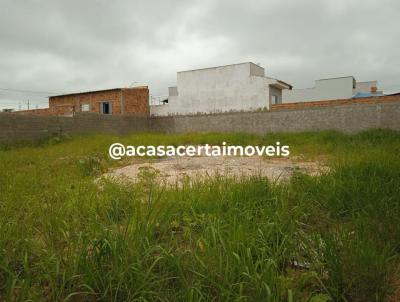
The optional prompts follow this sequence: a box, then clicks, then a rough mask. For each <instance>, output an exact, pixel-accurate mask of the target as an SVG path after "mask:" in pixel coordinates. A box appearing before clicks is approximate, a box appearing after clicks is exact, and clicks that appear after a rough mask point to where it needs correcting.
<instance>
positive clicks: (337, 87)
mask: <svg viewBox="0 0 400 302" xmlns="http://www.w3.org/2000/svg"><path fill="white" fill-rule="evenodd" d="M377 86H378V83H377V81H368V82H357V81H356V80H355V79H354V77H352V76H347V77H340V78H329V79H321V80H317V81H315V86H314V87H313V88H305V89H292V90H285V91H283V100H282V103H297V102H314V101H323V100H339V99H351V98H353V97H367V96H379V95H383V93H382V91H378V87H377Z"/></svg>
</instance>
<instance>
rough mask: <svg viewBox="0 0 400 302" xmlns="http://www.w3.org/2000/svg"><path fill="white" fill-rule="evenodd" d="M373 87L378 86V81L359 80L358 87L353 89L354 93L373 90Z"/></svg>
mask: <svg viewBox="0 0 400 302" xmlns="http://www.w3.org/2000/svg"><path fill="white" fill-rule="evenodd" d="M372 87H376V88H377V87H378V81H365V82H357V83H356V88H354V89H353V94H356V93H359V92H366V93H368V92H371V88H372Z"/></svg>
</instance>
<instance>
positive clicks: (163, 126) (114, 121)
mask: <svg viewBox="0 0 400 302" xmlns="http://www.w3.org/2000/svg"><path fill="white" fill-rule="evenodd" d="M379 99H382V100H385V101H379ZM379 99H375V101H374V102H373V101H371V100H369V101H368V100H363V102H361V100H360V102H355V103H347V104H345V105H344V104H331V105H329V106H303V107H298V108H280V109H276V110H272V111H265V112H237V113H224V114H209V115H192V116H167V117H151V118H149V117H138V116H129V115H125V116H112V115H98V114H91V113H81V114H77V115H76V116H74V117H56V116H35V115H19V114H13V113H0V141H16V140H28V139H38V138H45V137H50V136H52V135H57V134H61V133H68V134H71V135H73V134H89V133H115V134H129V133H138V132H161V133H187V132H243V133H256V134H267V133H279V132H303V131H321V130H331V129H334V130H338V131H343V132H347V133H355V132H359V131H362V130H365V129H370V128H387V129H393V130H397V131H400V96H392V97H384V98H379Z"/></svg>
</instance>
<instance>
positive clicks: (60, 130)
mask: <svg viewBox="0 0 400 302" xmlns="http://www.w3.org/2000/svg"><path fill="white" fill-rule="evenodd" d="M149 129H150V126H149V119H148V118H146V117H133V116H129V115H127V116H112V115H99V114H92V113H81V114H76V115H75V116H74V117H64V116H39V115H20V114H12V113H0V142H1V141H3V142H4V141H18V140H33V139H43V138H49V137H52V136H54V135H60V134H70V135H74V134H94V133H112V134H121V135H124V134H129V133H135V132H146V131H149Z"/></svg>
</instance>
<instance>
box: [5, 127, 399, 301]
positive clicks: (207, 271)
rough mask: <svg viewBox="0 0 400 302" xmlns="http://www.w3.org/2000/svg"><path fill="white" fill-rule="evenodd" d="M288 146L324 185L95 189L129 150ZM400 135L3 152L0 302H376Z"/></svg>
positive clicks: (389, 275) (104, 139) (54, 143)
mask: <svg viewBox="0 0 400 302" xmlns="http://www.w3.org/2000/svg"><path fill="white" fill-rule="evenodd" d="M277 140H279V141H280V142H281V143H284V144H288V145H289V146H290V150H291V152H292V154H293V155H295V156H296V157H299V156H301V157H303V158H305V159H306V160H308V159H319V160H323V161H325V162H326V164H328V165H329V166H330V171H329V172H327V173H326V174H324V175H321V176H317V177H311V176H308V175H304V174H301V173H296V174H295V175H294V176H293V177H292V179H291V180H290V181H288V182H281V183H276V182H270V181H268V180H266V179H263V178H260V177H253V178H248V179H232V178H224V177H222V176H216V177H214V178H213V179H209V180H193V181H189V180H188V181H186V182H185V183H183V184H182V185H179V186H175V187H163V186H160V185H159V184H158V183H157V181H156V180H155V178H154V177H153V176H152V175H151V174H143V176H142V179H141V181H139V182H138V183H136V184H117V183H113V182H111V181H109V180H105V179H104V180H102V181H101V183H99V182H98V181H96V179H98V177H99V176H100V175H101V174H102V173H103V172H104V171H106V170H107V169H108V168H110V167H113V166H116V165H120V164H124V161H122V162H115V161H111V160H110V159H109V158H108V157H107V149H108V146H109V145H110V144H111V143H113V142H122V143H125V144H137V145H139V144H144V145H146V144H155V145H156V144H175V145H179V144H189V143H190V144H205V143H209V144H220V143H221V142H222V141H226V142H228V143H230V144H246V145H247V144H269V143H275V142H276V141H277ZM399 152H400V134H399V133H398V132H392V131H386V130H370V131H366V132H363V133H360V134H356V135H345V134H341V133H338V132H321V133H300V134H279V135H278V134H274V135H265V136H256V135H245V134H218V133H215V134H186V135H163V134H139V135H132V136H127V137H116V136H108V135H98V136H88V137H74V138H63V139H61V140H60V139H52V140H50V141H42V142H38V143H35V144H31V143H29V144H19V145H17V146H13V145H7V146H3V147H2V149H1V150H0V234H1V236H0V300H6V301H7V300H9V301H26V300H31V301H314V302H316V301H386V300H388V299H389V298H390V297H392V296H393V293H394V290H395V286H396V284H398V280H399V276H398V272H399V258H398V256H399V253H400V157H399V154H400V153H399Z"/></svg>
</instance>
